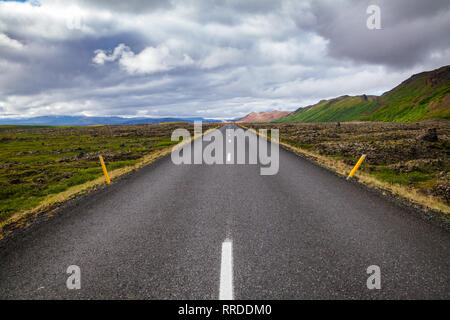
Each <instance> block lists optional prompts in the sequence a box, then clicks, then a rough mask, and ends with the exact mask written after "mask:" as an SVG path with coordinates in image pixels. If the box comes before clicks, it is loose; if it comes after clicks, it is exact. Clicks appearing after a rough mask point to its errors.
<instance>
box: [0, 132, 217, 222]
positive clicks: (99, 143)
mask: <svg viewBox="0 0 450 320" xmlns="http://www.w3.org/2000/svg"><path fill="white" fill-rule="evenodd" d="M213 126H217V124H205V123H204V124H203V129H204V130H207V129H209V128H211V127H213ZM176 128H186V129H188V130H189V131H190V132H191V135H193V125H192V124H188V123H169V124H159V125H118V126H86V127H52V126H0V186H1V187H0V224H2V223H4V222H5V221H7V220H8V219H9V218H11V217H12V216H13V215H15V214H16V213H20V212H24V211H27V210H31V209H33V208H35V207H37V206H39V205H40V204H42V203H43V202H44V201H45V200H46V199H48V197H51V196H54V195H57V194H64V192H66V191H67V190H68V189H70V188H74V187H75V186H80V185H83V184H85V183H87V182H90V181H94V180H96V179H99V178H101V177H102V175H103V172H102V169H101V167H100V163H99V159H98V157H99V155H102V156H103V158H104V159H105V162H106V166H107V168H108V171H113V170H117V169H120V168H127V167H130V166H135V165H136V164H137V163H139V162H140V161H142V159H143V157H148V156H152V155H153V154H158V152H160V151H161V150H166V149H168V148H170V147H171V146H173V145H175V144H176V143H177V142H175V141H171V139H170V137H171V134H172V132H173V130H175V129H176Z"/></svg>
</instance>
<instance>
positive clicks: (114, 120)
mask: <svg viewBox="0 0 450 320" xmlns="http://www.w3.org/2000/svg"><path fill="white" fill-rule="evenodd" d="M180 121H184V122H194V121H203V122H221V121H220V120H211V119H204V118H199V117H193V118H123V117H86V116H40V117H32V118H13V119H12V118H7V119H6V118H5V119H0V125H50V126H89V125H99V124H157V123H164V122H180Z"/></svg>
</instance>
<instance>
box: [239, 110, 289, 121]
mask: <svg viewBox="0 0 450 320" xmlns="http://www.w3.org/2000/svg"><path fill="white" fill-rule="evenodd" d="M288 114H290V112H289V111H278V110H274V111H271V112H252V113H249V114H248V115H246V116H245V117H242V118H240V119H237V120H235V122H238V123H242V122H266V121H272V120H276V119H278V118H281V117H284V116H287V115H288Z"/></svg>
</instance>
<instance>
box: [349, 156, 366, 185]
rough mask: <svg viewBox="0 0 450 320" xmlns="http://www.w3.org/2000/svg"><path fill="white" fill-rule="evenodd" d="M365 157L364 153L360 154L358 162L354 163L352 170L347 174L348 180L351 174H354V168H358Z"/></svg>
mask: <svg viewBox="0 0 450 320" xmlns="http://www.w3.org/2000/svg"><path fill="white" fill-rule="evenodd" d="M365 158H366V155H365V154H363V155H362V156H361V158H359V160H358V162H357V163H356V165H355V166H354V167H353V169H352V171H351V172H350V174H349V175H348V177H347V180H350V179H351V178H353V175H354V174H355V172H356V170H358V168H359V167H360V166H361V164H362V163H363V161H364V159H365Z"/></svg>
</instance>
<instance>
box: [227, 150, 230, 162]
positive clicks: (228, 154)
mask: <svg viewBox="0 0 450 320" xmlns="http://www.w3.org/2000/svg"><path fill="white" fill-rule="evenodd" d="M227 161H228V162H230V161H231V152H228V153H227Z"/></svg>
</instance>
